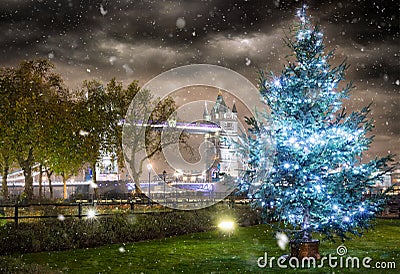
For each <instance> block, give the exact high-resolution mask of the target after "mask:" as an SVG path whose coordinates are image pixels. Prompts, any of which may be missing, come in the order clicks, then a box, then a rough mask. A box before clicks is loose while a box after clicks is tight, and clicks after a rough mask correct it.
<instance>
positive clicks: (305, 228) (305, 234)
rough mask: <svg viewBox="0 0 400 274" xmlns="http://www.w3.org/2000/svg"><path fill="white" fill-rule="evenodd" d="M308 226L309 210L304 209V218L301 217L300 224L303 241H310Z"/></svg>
mask: <svg viewBox="0 0 400 274" xmlns="http://www.w3.org/2000/svg"><path fill="white" fill-rule="evenodd" d="M309 225H310V209H309V208H308V207H306V208H305V209H304V216H303V224H302V229H303V237H302V240H303V241H311V239H312V237H311V233H310V232H309V230H308V228H309Z"/></svg>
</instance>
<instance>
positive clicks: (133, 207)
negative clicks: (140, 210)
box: [130, 201, 135, 212]
mask: <svg viewBox="0 0 400 274" xmlns="http://www.w3.org/2000/svg"><path fill="white" fill-rule="evenodd" d="M130 204H131V212H133V211H134V210H135V203H134V202H133V201H130Z"/></svg>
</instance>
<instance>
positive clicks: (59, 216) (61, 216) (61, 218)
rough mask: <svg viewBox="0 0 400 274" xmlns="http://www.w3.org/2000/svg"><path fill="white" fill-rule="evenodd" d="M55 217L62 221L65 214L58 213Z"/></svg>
mask: <svg viewBox="0 0 400 274" xmlns="http://www.w3.org/2000/svg"><path fill="white" fill-rule="evenodd" d="M57 219H58V220H59V221H64V220H65V216H64V215H62V214H60V215H58V216H57Z"/></svg>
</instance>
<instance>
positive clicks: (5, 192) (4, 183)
mask: <svg viewBox="0 0 400 274" xmlns="http://www.w3.org/2000/svg"><path fill="white" fill-rule="evenodd" d="M9 169H10V167H9V165H8V161H5V163H4V167H3V170H2V174H1V176H2V182H1V186H2V195H3V200H4V201H7V200H8V199H9V198H10V197H9V195H8V186H7V177H8V171H9Z"/></svg>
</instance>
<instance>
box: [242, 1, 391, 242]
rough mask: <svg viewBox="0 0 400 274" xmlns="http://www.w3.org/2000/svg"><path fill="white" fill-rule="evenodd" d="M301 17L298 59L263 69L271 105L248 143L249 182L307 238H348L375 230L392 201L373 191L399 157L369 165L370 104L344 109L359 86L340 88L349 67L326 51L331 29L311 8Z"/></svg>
mask: <svg viewBox="0 0 400 274" xmlns="http://www.w3.org/2000/svg"><path fill="white" fill-rule="evenodd" d="M297 16H298V17H299V19H300V22H299V23H298V24H295V25H294V26H292V27H291V31H290V34H289V35H287V37H286V39H285V42H286V43H287V45H288V46H289V47H290V49H291V50H292V52H293V58H292V59H294V61H292V62H291V61H288V64H287V65H286V66H285V67H284V70H283V71H282V74H281V75H280V76H274V75H273V74H272V73H271V75H269V76H266V75H265V74H264V73H260V83H259V85H260V93H261V97H262V99H263V101H264V102H265V104H266V106H267V108H266V109H269V111H267V110H266V111H265V112H263V113H262V115H260V117H259V118H257V117H256V118H251V119H247V122H248V123H249V124H250V135H249V136H248V137H247V140H246V141H245V142H244V143H245V145H243V144H242V147H241V148H242V149H244V150H246V151H247V153H248V154H247V156H248V164H249V169H248V170H246V171H245V173H244V176H243V178H242V179H243V180H242V184H241V186H242V189H243V190H247V191H249V192H250V194H249V196H251V197H252V198H253V203H254V204H255V205H256V206H257V207H260V208H262V211H263V216H264V217H265V218H266V220H271V219H272V220H274V221H278V222H276V223H277V224H279V225H278V229H282V228H285V229H287V228H290V229H291V230H290V231H291V232H294V233H293V235H294V236H295V238H297V239H301V240H303V241H311V240H312V236H311V233H312V232H319V233H322V234H324V235H326V236H327V238H330V239H333V237H334V236H335V235H336V236H339V237H341V239H342V240H343V239H344V238H346V237H347V234H348V233H353V234H355V235H360V234H361V233H362V232H363V231H364V230H365V229H367V228H369V227H370V225H371V222H370V221H371V219H373V218H374V216H375V215H376V213H378V212H379V211H380V210H381V209H382V206H383V205H384V204H385V200H384V195H377V196H375V197H374V198H373V199H372V198H369V199H367V198H366V195H365V194H366V193H368V192H369V191H370V190H371V188H372V186H373V185H374V184H375V183H376V181H377V180H380V179H381V178H382V175H383V174H385V173H386V172H387V170H388V168H387V162H388V161H390V159H391V156H388V157H385V158H380V159H378V158H376V159H374V160H371V161H369V162H367V163H363V161H362V153H363V152H364V151H366V150H368V148H369V146H370V144H371V142H372V140H373V137H369V136H367V133H369V132H370V131H371V130H372V128H373V124H372V121H371V120H369V119H367V115H368V113H369V107H365V108H364V109H362V110H361V111H356V112H352V113H351V114H349V115H347V114H346V112H345V111H344V109H342V108H343V107H342V101H343V99H346V98H348V97H349V92H350V90H351V89H352V84H351V83H350V84H347V85H341V86H339V82H341V81H342V80H344V73H345V71H346V69H347V67H348V66H347V65H346V63H345V62H343V63H341V64H340V65H338V66H337V67H333V66H331V65H330V61H331V59H332V57H333V56H334V51H331V52H329V53H326V54H325V53H324V50H325V47H324V43H323V34H322V33H321V31H320V29H319V28H318V26H316V27H314V26H313V25H312V24H311V22H310V20H309V17H308V16H307V15H306V7H303V8H302V9H300V10H299V11H298V14H297ZM341 109H342V110H341ZM271 138H272V140H273V142H272V143H271ZM254 189H255V190H254ZM252 190H254V191H252Z"/></svg>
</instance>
